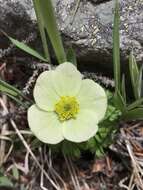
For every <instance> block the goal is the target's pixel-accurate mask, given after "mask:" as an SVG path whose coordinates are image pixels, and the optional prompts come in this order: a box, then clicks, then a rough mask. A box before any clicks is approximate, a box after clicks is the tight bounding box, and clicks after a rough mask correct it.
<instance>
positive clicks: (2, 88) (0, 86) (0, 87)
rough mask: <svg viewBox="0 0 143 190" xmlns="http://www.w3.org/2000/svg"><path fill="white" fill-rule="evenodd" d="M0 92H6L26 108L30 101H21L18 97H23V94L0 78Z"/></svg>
mask: <svg viewBox="0 0 143 190" xmlns="http://www.w3.org/2000/svg"><path fill="white" fill-rule="evenodd" d="M0 92H2V93H4V94H6V95H7V96H9V97H10V98H11V99H13V100H14V101H16V102H17V103H18V104H20V105H22V106H23V107H25V108H27V107H28V104H29V103H30V102H27V105H26V104H25V103H23V102H22V101H21V100H20V97H22V98H25V96H24V95H23V94H22V92H21V91H20V90H18V89H17V88H15V87H13V86H12V85H10V84H8V83H7V82H5V81H3V80H0Z"/></svg>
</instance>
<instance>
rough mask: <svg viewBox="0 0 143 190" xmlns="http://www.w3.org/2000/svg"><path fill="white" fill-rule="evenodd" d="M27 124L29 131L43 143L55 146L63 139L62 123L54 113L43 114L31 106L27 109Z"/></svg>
mask: <svg viewBox="0 0 143 190" xmlns="http://www.w3.org/2000/svg"><path fill="white" fill-rule="evenodd" d="M28 123H29V126H30V129H31V131H32V132H33V133H34V134H35V136H36V137H37V138H38V139H40V140H41V141H42V142H44V143H49V144H57V143H59V142H61V141H62V140H63V139H64V138H63V135H62V123H60V121H59V120H58V117H57V115H56V114H55V113H54V112H45V111H43V110H40V109H38V107H37V106H36V105H33V106H31V107H30V108H29V109H28Z"/></svg>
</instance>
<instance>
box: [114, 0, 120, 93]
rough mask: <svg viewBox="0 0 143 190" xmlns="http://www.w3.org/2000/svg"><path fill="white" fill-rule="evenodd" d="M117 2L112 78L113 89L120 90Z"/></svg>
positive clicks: (116, 4) (116, 7) (117, 6)
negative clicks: (113, 82) (113, 81)
mask: <svg viewBox="0 0 143 190" xmlns="http://www.w3.org/2000/svg"><path fill="white" fill-rule="evenodd" d="M119 20H120V15H119V3H118V0H116V3H115V14H114V28H113V64H114V79H115V91H116V92H117V91H120V81H121V80H120V78H121V76H120V75H121V73H120V72H121V71H120V70H121V69H120V35H119V22H120V21H119Z"/></svg>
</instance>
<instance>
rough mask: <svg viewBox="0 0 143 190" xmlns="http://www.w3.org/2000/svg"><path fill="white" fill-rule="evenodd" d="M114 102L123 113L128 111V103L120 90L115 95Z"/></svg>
mask: <svg viewBox="0 0 143 190" xmlns="http://www.w3.org/2000/svg"><path fill="white" fill-rule="evenodd" d="M114 104H115V106H116V109H119V110H120V111H121V112H122V113H124V112H126V103H125V101H124V98H123V96H122V95H121V94H120V92H119V91H117V93H116V94H115V95H114Z"/></svg>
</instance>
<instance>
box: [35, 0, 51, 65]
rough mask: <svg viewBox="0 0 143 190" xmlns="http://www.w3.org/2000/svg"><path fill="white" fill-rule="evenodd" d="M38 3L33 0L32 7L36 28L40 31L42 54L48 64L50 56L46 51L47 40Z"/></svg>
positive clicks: (36, 0)
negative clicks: (35, 18)
mask: <svg viewBox="0 0 143 190" xmlns="http://www.w3.org/2000/svg"><path fill="white" fill-rule="evenodd" d="M39 3H40V1H38V0H33V5H34V9H35V13H36V17H37V22H38V27H39V31H40V36H41V40H42V45H43V50H44V54H45V57H46V59H47V60H49V62H50V55H49V50H48V44H47V38H46V33H45V29H44V21H43V18H42V14H41V9H40V4H39Z"/></svg>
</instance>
